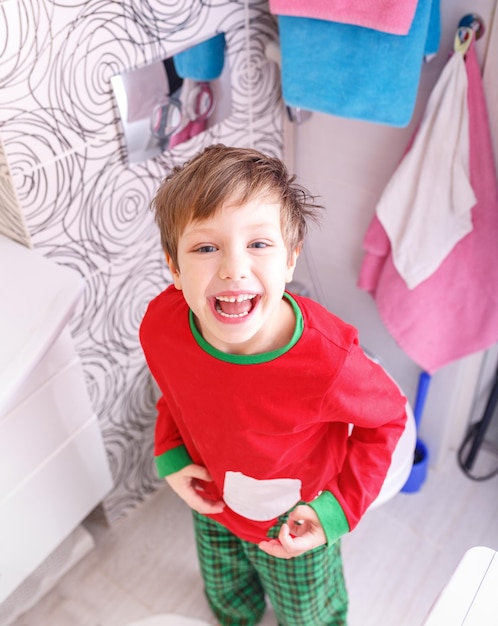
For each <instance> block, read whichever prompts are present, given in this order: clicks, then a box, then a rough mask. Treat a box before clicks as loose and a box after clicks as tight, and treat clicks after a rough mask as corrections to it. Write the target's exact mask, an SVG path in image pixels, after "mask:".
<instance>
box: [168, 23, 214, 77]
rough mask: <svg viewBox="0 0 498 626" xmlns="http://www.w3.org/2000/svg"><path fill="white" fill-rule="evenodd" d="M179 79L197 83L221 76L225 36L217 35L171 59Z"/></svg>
mask: <svg viewBox="0 0 498 626" xmlns="http://www.w3.org/2000/svg"><path fill="white" fill-rule="evenodd" d="M173 63H174V64H175V69H176V72H177V74H178V76H180V77H181V78H190V79H192V80H197V81H210V80H215V79H217V78H219V77H220V76H221V72H222V71H223V65H224V63H225V35H224V34H223V33H219V34H218V35H215V36H214V37H211V38H210V39H207V40H206V41H203V42H202V43H199V44H197V45H196V46H192V47H191V48H189V49H188V50H184V51H183V52H179V53H178V54H175V55H174V57H173Z"/></svg>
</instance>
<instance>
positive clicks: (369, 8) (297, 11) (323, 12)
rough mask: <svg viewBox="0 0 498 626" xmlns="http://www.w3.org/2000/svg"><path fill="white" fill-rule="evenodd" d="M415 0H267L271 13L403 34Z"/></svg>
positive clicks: (414, 8)
mask: <svg viewBox="0 0 498 626" xmlns="http://www.w3.org/2000/svg"><path fill="white" fill-rule="evenodd" d="M416 8H417V0H270V12H271V13H273V14H274V15H291V16H294V17H311V18H314V19H318V20H327V21H329V22H341V23H342V24H352V25H354V26H362V27H363V28H372V29H373V30H380V31H382V32H385V33H391V34H393V35H406V34H407V33H408V31H409V30H410V26H411V24H412V21H413V16H414V15H415V10H416Z"/></svg>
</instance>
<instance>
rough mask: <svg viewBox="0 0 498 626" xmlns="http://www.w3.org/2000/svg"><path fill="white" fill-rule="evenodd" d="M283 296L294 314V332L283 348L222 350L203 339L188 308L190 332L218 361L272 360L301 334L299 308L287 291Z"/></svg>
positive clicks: (242, 363) (260, 361)
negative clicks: (245, 351) (239, 351)
mask: <svg viewBox="0 0 498 626" xmlns="http://www.w3.org/2000/svg"><path fill="white" fill-rule="evenodd" d="M284 298H286V299H287V300H288V301H289V303H290V305H291V306H292V309H293V311H294V315H295V316H296V327H295V328H294V332H293V333H292V337H291V339H290V341H289V343H288V344H287V345H285V346H283V348H279V349H278V350H271V351H270V352H261V353H260V354H230V353H229V352H222V351H221V350H218V349H217V348H215V347H213V346H212V345H211V344H210V343H208V342H207V341H206V340H205V339H204V337H203V336H202V335H201V333H200V332H199V331H198V330H197V327H196V325H195V321H194V314H193V313H192V311H190V310H189V323H190V330H191V331H192V334H193V335H194V338H195V340H196V341H197V343H198V344H199V346H200V347H201V348H202V349H203V350H204V351H205V352H207V353H208V354H210V355H211V356H212V357H214V358H215V359H219V360H220V361H226V362H227V363H237V364H238V365H254V364H257V363H266V362H268V361H273V360H274V359H276V358H278V357H279V356H281V355H282V354H285V352H288V351H289V350H290V349H291V348H292V347H293V346H294V345H296V343H297V342H298V340H299V338H300V337H301V335H302V334H303V328H304V321H303V314H302V313H301V309H300V308H299V306H298V304H297V302H296V301H295V300H294V298H293V297H292V296H291V295H290V294H289V293H287V292H285V293H284Z"/></svg>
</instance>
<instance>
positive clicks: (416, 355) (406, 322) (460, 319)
mask: <svg viewBox="0 0 498 626" xmlns="http://www.w3.org/2000/svg"><path fill="white" fill-rule="evenodd" d="M465 68H466V71H467V78H468V86H469V88H468V106H469V136H470V154H469V160H470V179H471V184H472V187H473V189H474V193H475V195H476V198H477V203H476V205H475V206H474V207H473V209H472V220H473V225H474V228H473V230H472V231H471V232H470V233H469V234H468V235H467V236H466V237H464V238H463V239H462V240H461V241H460V242H459V243H458V244H457V245H456V246H455V247H454V248H453V250H452V252H451V253H450V254H449V255H448V256H447V257H446V258H445V260H444V261H443V263H442V264H441V265H440V266H439V268H438V269H437V270H436V272H435V273H434V274H432V275H431V276H430V277H429V278H427V279H426V280H425V281H423V282H422V283H420V284H419V285H418V286H417V287H415V288H414V289H408V287H407V286H406V283H405V282H404V280H403V279H402V278H401V276H400V275H399V273H398V272H397V270H396V269H395V267H394V264H393V259H392V254H391V249H390V243H389V238H388V237H387V234H386V232H385V231H384V229H383V227H382V225H381V223H380V221H379V220H378V219H377V217H376V216H375V217H374V218H373V220H372V222H371V224H370V227H369V229H368V232H367V234H366V236H365V240H364V248H365V251H366V253H365V256H364V259H363V263H362V267H361V272H360V277H359V281H358V286H359V287H360V288H361V289H365V290H366V291H369V292H370V293H371V294H372V295H373V297H374V298H375V301H376V304H377V307H378V310H379V314H380V316H381V318H382V320H383V322H384V324H385V325H386V327H387V329H388V330H389V332H390V333H391V335H392V336H393V337H394V339H395V340H396V342H397V343H398V345H399V346H400V347H401V348H402V349H403V350H404V351H405V352H406V353H407V354H408V355H409V356H410V357H411V358H412V359H413V360H414V361H415V362H416V363H417V364H418V365H419V366H420V367H422V368H423V369H424V370H426V371H427V372H429V373H433V372H434V371H435V370H437V369H438V368H440V367H442V366H443V365H446V364H447V363H450V362H451V361H454V360H456V359H458V358H461V357H464V356H467V355H468V354H471V353H473V352H477V351H479V350H484V349H486V348H489V347H490V346H492V345H493V344H494V343H496V341H498V185H497V179H496V173H495V167H494V157H493V151H492V145H491V137H490V131H489V125H488V115H487V110H486V102H485V97H484V90H483V87H482V81H481V74H480V69H479V64H478V61H477V57H476V53H475V50H474V46H473V45H472V46H471V47H470V49H469V51H468V52H467V55H466V62H465ZM434 184H437V181H434Z"/></svg>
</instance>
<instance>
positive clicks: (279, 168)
mask: <svg viewBox="0 0 498 626" xmlns="http://www.w3.org/2000/svg"><path fill="white" fill-rule="evenodd" d="M295 178H296V177H295V176H289V173H288V171H287V168H286V167H285V165H284V164H283V163H282V161H281V160H280V159H276V158H274V157H269V156H266V155H264V154H263V153H262V152H259V151H257V150H253V149H250V148H231V147H227V146H224V145H222V144H217V145H213V146H209V147H208V148H205V150H204V151H203V152H201V153H200V154H198V155H197V156H195V157H194V158H193V159H191V160H190V161H188V162H187V163H185V164H184V165H182V166H176V167H174V168H173V169H172V171H171V173H170V174H169V175H168V176H167V177H166V178H165V179H164V181H163V183H162V184H161V186H160V187H159V189H158V191H157V193H156V195H155V197H154V199H153V200H152V203H151V209H152V210H153V211H154V212H155V220H156V223H157V225H158V227H159V230H160V233H161V244H162V247H163V249H164V251H165V252H166V253H167V254H168V255H169V256H170V257H171V260H172V262H173V263H174V265H175V267H178V240H179V237H180V236H181V234H182V233H183V231H184V229H185V227H186V226H187V224H189V223H190V222H192V221H203V220H206V219H208V218H210V217H211V216H213V215H214V214H215V213H216V211H217V210H218V209H219V208H220V207H221V206H222V205H223V204H224V203H225V202H226V201H227V200H230V201H235V202H239V203H240V204H245V203H246V202H248V201H250V200H252V199H254V198H255V197H262V198H265V199H271V200H272V201H276V202H278V203H279V204H280V220H281V225H282V235H283V238H284V241H285V244H286V246H287V249H288V251H289V254H290V253H292V252H293V251H295V250H298V249H299V248H300V247H301V246H302V244H303V241H304V237H305V234H306V231H307V221H308V219H311V220H313V221H318V209H321V208H322V207H321V205H319V204H316V203H315V198H314V197H313V196H311V194H310V193H309V192H308V191H307V190H306V189H304V188H303V187H301V186H300V185H297V184H296V183H295V182H294V181H295Z"/></svg>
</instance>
